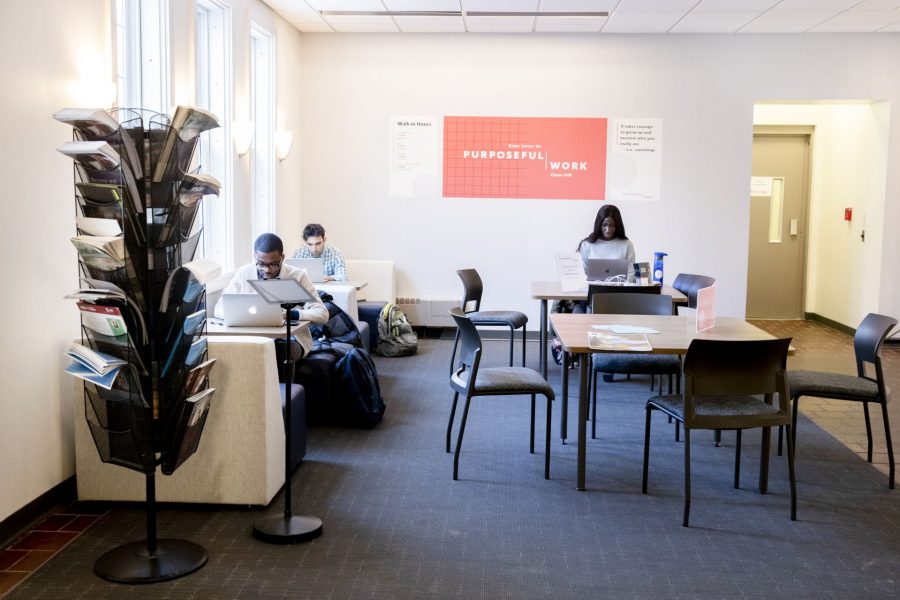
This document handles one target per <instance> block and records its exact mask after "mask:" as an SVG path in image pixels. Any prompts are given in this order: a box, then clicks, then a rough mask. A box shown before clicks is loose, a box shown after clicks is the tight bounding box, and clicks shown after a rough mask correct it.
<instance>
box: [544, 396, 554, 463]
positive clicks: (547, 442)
mask: <svg viewBox="0 0 900 600" xmlns="http://www.w3.org/2000/svg"><path fill="white" fill-rule="evenodd" d="M546 398H547V429H546V434H545V437H544V479H550V422H551V420H552V419H553V403H552V402H551V401H550V396H547V397H546Z"/></svg>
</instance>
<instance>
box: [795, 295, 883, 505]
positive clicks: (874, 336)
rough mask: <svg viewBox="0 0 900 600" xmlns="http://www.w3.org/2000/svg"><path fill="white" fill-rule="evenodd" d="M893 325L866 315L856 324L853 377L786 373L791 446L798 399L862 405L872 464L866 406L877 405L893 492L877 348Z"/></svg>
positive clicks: (881, 374) (870, 434) (881, 376)
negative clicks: (868, 367)
mask: <svg viewBox="0 0 900 600" xmlns="http://www.w3.org/2000/svg"><path fill="white" fill-rule="evenodd" d="M896 325H897V319H894V318H892V317H886V316H884V315H878V314H875V313H869V314H868V315H866V318H865V319H863V321H862V323H860V325H859V328H857V330H856V334H855V335H854V336H853V349H854V351H855V352H856V372H857V375H844V374H842V373H827V372H822V371H788V374H787V381H788V389H789V390H790V392H791V398H792V399H793V400H794V407H793V415H792V420H791V423H792V424H793V426H794V443H795V444H796V443H797V438H796V435H797V407H798V406H799V404H800V397H801V396H816V397H817V398H831V399H833V400H848V401H850V402H862V405H863V415H864V416H865V419H866V438H867V440H868V452H867V459H868V461H869V462H872V423H871V421H870V420H869V402H873V403H875V404H880V405H881V415H882V419H883V421H884V441H885V443H886V445H887V454H888V462H889V463H890V475H889V477H888V488H890V489H894V448H893V445H892V444H891V426H890V423H889V421H888V410H887V403H888V401H889V400H890V396H891V394H890V389H889V388H888V386H887V384H886V383H885V381H884V372H883V370H882V366H881V348H882V346H883V345H884V340H885V338H887V335H888V333H890V331H891V329H893V328H894V327H895V326H896ZM867 364H871V365H872V366H873V370H874V377H873V376H872V375H870V374H868V373H867V371H866V365H867ZM778 453H779V454H781V429H779V431H778Z"/></svg>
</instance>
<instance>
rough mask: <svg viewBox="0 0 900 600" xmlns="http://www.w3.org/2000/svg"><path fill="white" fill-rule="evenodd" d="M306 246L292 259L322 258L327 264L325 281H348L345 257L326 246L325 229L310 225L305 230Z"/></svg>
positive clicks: (304, 240) (300, 248)
mask: <svg viewBox="0 0 900 600" xmlns="http://www.w3.org/2000/svg"><path fill="white" fill-rule="evenodd" d="M303 242H304V245H303V246H300V247H299V248H297V249H296V250H294V254H293V255H292V256H291V258H321V259H322V261H323V262H324V263H325V265H324V266H325V281H347V265H346V264H344V255H343V254H341V251H340V250H338V249H337V248H333V247H331V246H328V245H326V244H325V228H324V227H322V226H321V225H319V224H318V223H310V224H309V225H307V226H306V227H304V228H303Z"/></svg>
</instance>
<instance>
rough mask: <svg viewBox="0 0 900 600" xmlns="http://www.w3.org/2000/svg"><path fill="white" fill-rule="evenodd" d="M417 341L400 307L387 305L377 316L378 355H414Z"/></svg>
mask: <svg viewBox="0 0 900 600" xmlns="http://www.w3.org/2000/svg"><path fill="white" fill-rule="evenodd" d="M418 346H419V340H418V338H417V337H416V332H415V331H413V328H412V325H410V324H409V320H408V319H407V318H406V315H405V314H403V311H402V310H400V307H399V306H397V305H396V304H393V303H390V302H389V303H387V304H386V305H385V306H384V308H383V309H381V314H380V315H379V316H378V354H380V355H381V356H409V355H410V354H415V353H416V350H417V349H418Z"/></svg>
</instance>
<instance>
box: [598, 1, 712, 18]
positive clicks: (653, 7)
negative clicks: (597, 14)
mask: <svg viewBox="0 0 900 600" xmlns="http://www.w3.org/2000/svg"><path fill="white" fill-rule="evenodd" d="M695 4H697V0H622V2H621V3H619V5H618V6H617V7H616V12H617V13H618V12H672V13H674V12H677V13H679V14H680V15H683V14H684V13H686V12H687V11H689V10H691V8H693V6H694V5H695Z"/></svg>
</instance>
